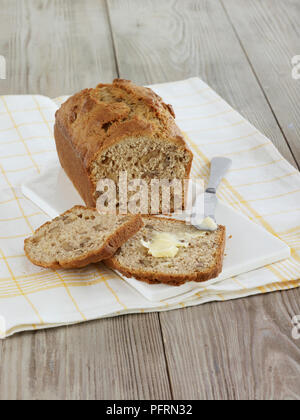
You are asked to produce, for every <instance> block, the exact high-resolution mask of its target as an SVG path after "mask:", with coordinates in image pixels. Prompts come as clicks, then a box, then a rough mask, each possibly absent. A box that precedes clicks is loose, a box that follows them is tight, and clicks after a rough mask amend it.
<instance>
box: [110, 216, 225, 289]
mask: <svg viewBox="0 0 300 420" xmlns="http://www.w3.org/2000/svg"><path fill="white" fill-rule="evenodd" d="M143 222H144V226H143V228H142V229H141V230H140V231H139V232H137V234H136V235H135V236H133V237H131V238H130V239H129V240H128V241H127V242H126V243H125V244H123V245H122V247H121V248H120V249H119V250H118V251H117V252H116V254H115V255H114V256H113V257H112V258H109V259H107V260H105V264H106V265H107V266H108V267H110V268H113V269H115V270H117V271H119V272H120V273H121V274H123V275H124V276H126V277H134V278H136V279H137V280H141V281H144V282H146V283H149V284H156V283H165V284H169V285H172V286H180V285H181V284H183V283H186V282H188V281H195V282H204V281H207V280H210V279H213V278H216V277H217V276H218V275H219V274H220V273H221V272H222V267H223V257H224V250H225V242H226V229H225V227H224V226H221V225H220V226H219V227H218V229H217V231H215V232H202V233H201V232H199V231H198V230H197V229H196V228H194V227H193V226H191V225H187V224H186V223H185V222H183V221H179V220H174V219H167V218H159V217H153V216H146V217H143ZM154 232H155V233H157V232H169V233H174V234H176V235H178V237H188V238H190V239H189V240H188V243H189V245H188V247H186V248H184V247H182V248H179V251H178V254H177V255H176V256H175V257H167V258H157V257H153V256H152V255H149V253H148V249H147V248H145V247H144V246H143V244H142V242H141V241H149V240H151V238H153V233H154ZM195 234H196V235H199V234H200V236H198V237H192V236H193V235H195Z"/></svg>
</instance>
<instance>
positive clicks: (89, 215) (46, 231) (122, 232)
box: [24, 206, 143, 268]
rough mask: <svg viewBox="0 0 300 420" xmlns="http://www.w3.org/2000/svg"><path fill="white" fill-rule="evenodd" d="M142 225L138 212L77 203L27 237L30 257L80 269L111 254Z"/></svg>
mask: <svg viewBox="0 0 300 420" xmlns="http://www.w3.org/2000/svg"><path fill="white" fill-rule="evenodd" d="M142 225H143V222H142V218H141V216H139V215H134V216H133V215H129V216H122V215H118V216H117V215H111V214H110V215H104V214H99V213H98V212H97V210H95V209H89V208H86V207H83V206H75V207H73V208H72V209H71V210H69V211H67V212H66V213H64V214H62V215H61V216H59V217H57V218H56V219H54V220H52V221H51V222H48V223H46V224H44V225H43V226H41V227H40V228H39V229H38V230H37V231H36V232H35V233H34V235H33V236H32V237H30V238H28V239H26V240H25V247H24V249H25V253H26V255H27V257H28V258H29V260H30V261H31V262H32V263H33V264H35V265H38V266H41V267H45V268H79V267H85V266H86V265H88V264H90V263H96V262H99V261H101V260H104V259H105V258H109V257H111V256H112V255H113V254H114V253H115V252H116V251H117V249H118V248H119V247H120V246H121V245H122V244H123V243H124V242H126V241H127V240H128V239H129V238H130V237H131V236H132V235H134V234H135V233H136V232H137V231H138V230H139V229H140V228H141V227H142Z"/></svg>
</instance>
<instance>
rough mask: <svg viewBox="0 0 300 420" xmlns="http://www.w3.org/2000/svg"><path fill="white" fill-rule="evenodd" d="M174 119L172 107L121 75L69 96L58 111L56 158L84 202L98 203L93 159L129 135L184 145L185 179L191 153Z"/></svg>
mask: <svg viewBox="0 0 300 420" xmlns="http://www.w3.org/2000/svg"><path fill="white" fill-rule="evenodd" d="M174 118H175V114H174V111H173V108H172V106H171V105H167V104H165V103H164V102H163V101H162V99H161V98H160V97H159V96H158V95H156V94H155V93H154V92H153V91H152V90H151V89H149V88H145V87H140V86H136V85H134V84H133V83H132V82H131V81H129V80H124V79H115V80H114V81H113V83H112V84H99V85H98V86H97V87H96V88H95V89H85V90H82V91H81V92H79V93H77V94H75V95H74V96H72V97H71V98H69V99H68V100H67V101H66V102H65V103H64V104H63V105H62V106H61V108H60V109H59V110H58V111H57V112H56V118H55V128H54V136H55V141H56V147H57V152H58V156H59V160H60V163H61V165H62V167H63V168H64V170H65V171H66V173H67V175H68V177H69V178H70V179H71V181H72V182H73V184H74V186H75V187H76V189H77V190H78V192H79V193H80V195H81V196H82V198H83V200H84V201H85V203H86V205H87V206H90V207H96V200H95V197H94V194H95V191H96V184H95V183H94V182H93V180H92V177H91V164H92V163H93V161H94V160H95V159H96V158H97V157H98V156H99V155H101V154H102V153H103V152H104V151H105V150H106V149H108V148H109V147H111V146H112V145H114V144H116V143H119V142H122V141H123V140H125V139H126V138H128V137H136V138H139V137H143V136H147V137H148V138H150V139H151V138H152V139H153V140H157V139H159V140H163V141H166V142H170V143H173V144H175V145H176V146H178V147H180V148H182V149H183V150H184V151H185V152H186V153H187V154H189V156H190V160H189V163H188V164H187V165H186V171H185V178H189V175H190V171H191V166H192V159H193V154H192V152H191V151H190V150H189V148H188V147H187V144H186V142H185V139H184V137H183V135H182V133H181V131H180V129H179V128H178V127H177V125H176V123H175V120H174Z"/></svg>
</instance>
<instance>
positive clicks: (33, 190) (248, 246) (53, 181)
mask: <svg viewBox="0 0 300 420" xmlns="http://www.w3.org/2000/svg"><path fill="white" fill-rule="evenodd" d="M22 192H23V194H24V195H25V196H26V197H27V198H29V199H30V200H32V201H33V202H34V203H35V204H36V205H37V206H39V207H40V208H41V209H42V210H43V211H45V212H46V213H47V214H48V215H49V216H50V217H51V218H54V217H56V216H58V215H59V214H61V213H63V212H64V211H66V210H68V209H70V208H71V207H73V206H74V205H76V204H84V203H83V201H82V199H81V197H80V196H79V194H78V192H77V191H76V190H75V188H74V186H73V184H72V183H71V181H70V180H69V178H68V177H67V176H66V175H65V173H64V171H63V170H62V169H61V167H60V166H59V165H58V164H57V162H55V163H54V164H53V165H52V166H50V167H49V168H48V169H47V170H46V171H45V172H43V173H42V174H41V175H39V176H37V177H35V178H32V179H30V180H28V181H27V182H25V183H24V184H23V185H22ZM181 218H182V217H181ZM216 220H217V222H218V223H219V224H222V225H225V226H226V230H227V244H226V249H225V258H224V265H223V271H222V273H221V275H220V276H219V277H218V278H216V279H213V280H210V281H208V282H205V283H201V284H199V283H195V282H188V283H185V284H183V285H182V286H168V285H165V284H147V283H143V282H141V281H138V280H136V279H133V278H132V279H128V278H126V277H124V276H122V275H121V274H120V273H118V274H119V275H120V276H121V277H122V278H123V279H124V280H126V281H127V282H128V283H129V284H130V285H131V286H132V287H134V288H135V289H136V290H137V291H138V292H140V293H141V294H142V295H143V296H144V297H146V298H147V299H148V300H151V301H160V300H166V299H172V301H173V300H174V298H175V301H178V300H180V299H183V298H185V299H186V298H187V297H188V296H189V295H193V294H194V293H196V292H197V291H198V290H199V291H201V290H202V289H203V288H204V287H206V286H208V285H209V284H213V283H216V282H219V281H221V280H225V279H228V278H230V277H233V276H237V275H239V274H242V273H245V272H248V271H252V270H256V269H257V268H260V267H263V266H265V265H267V264H272V263H275V262H278V261H281V260H283V259H286V258H289V257H290V248H289V247H288V246H287V245H286V244H285V243H284V242H282V241H281V240H280V239H278V238H276V237H275V236H273V235H271V234H270V233H269V232H267V231H266V230H265V229H263V228H262V227H260V226H259V225H257V224H255V223H253V222H251V221H250V220H249V219H247V218H246V217H245V216H243V215H242V214H240V213H238V212H236V211H235V210H233V209H232V208H231V207H229V206H226V205H225V204H223V203H219V205H218V208H217V213H216ZM229 237H231V238H230V239H229ZM170 302H171V301H170Z"/></svg>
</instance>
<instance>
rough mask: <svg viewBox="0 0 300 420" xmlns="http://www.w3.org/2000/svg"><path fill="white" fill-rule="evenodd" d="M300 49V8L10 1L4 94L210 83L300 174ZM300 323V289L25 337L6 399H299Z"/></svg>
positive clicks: (0, 29)
mask: <svg viewBox="0 0 300 420" xmlns="http://www.w3.org/2000/svg"><path fill="white" fill-rule="evenodd" d="M299 41H300V2H299V1H298V0H263V1H262V0H239V1H236V0H223V1H222V0H209V1H205V0H178V1H175V0H107V1H105V0H86V1H82V0H51V1H50V0H22V1H20V0H0V54H1V55H3V56H5V57H6V59H7V66H8V68H7V73H8V74H7V80H5V81H3V80H1V85H0V86H1V94H14V93H39V94H44V95H47V96H50V97H56V96H59V95H61V94H69V93H72V92H75V91H77V90H79V89H81V88H83V87H89V86H91V87H92V86H95V85H96V84H97V83H98V82H100V81H104V82H108V81H111V80H112V79H113V78H115V77H117V76H120V77H123V78H128V79H132V80H133V81H135V82H136V83H140V84H150V83H159V82H166V81H173V80H179V79H184V78H187V77H190V76H200V77H201V78H202V79H203V80H205V81H206V82H208V83H209V84H210V85H211V86H212V87H213V88H214V89H215V90H216V91H217V92H218V93H219V94H221V95H222V96H223V98H225V99H226V100H227V101H228V102H229V103H230V104H231V105H232V106H233V107H234V108H236V109H237V110H238V111H240V112H241V113H242V114H243V115H244V116H245V117H246V118H247V119H249V120H250V121H251V122H252V123H253V124H254V125H255V126H256V127H257V128H258V129H259V130H261V131H262V132H263V133H265V134H266V135H267V136H268V137H269V138H270V139H272V141H273V142H274V144H275V145H276V146H277V147H278V149H279V150H280V152H281V153H282V154H283V156H284V157H285V158H286V159H287V160H288V161H289V162H291V164H292V165H294V166H295V167H297V164H298V165H299V164H300V146H299V138H300V113H299V107H298V104H299V100H300V80H295V79H293V77H292V67H293V66H292V62H291V60H292V57H293V56H295V55H299V54H300V42H299ZM299 73H300V72H299ZM298 167H299V166H298ZM297 314H300V290H299V289H298V290H290V291H287V292H284V293H273V294H268V295H263V296H255V297H251V298H247V299H240V300H236V301H229V302H224V303H211V304H206V305H202V306H199V307H193V308H187V309H181V310H176V311H172V312H164V313H161V314H157V313H154V314H149V315H148V314H147V315H146V314H144V315H130V316H121V317H117V318H113V319H104V320H99V321H95V322H90V323H85V324H82V325H78V326H73V327H65V328H58V329H55V330H48V331H40V332H36V333H25V334H19V335H16V336H14V337H12V338H10V339H8V340H6V341H3V342H1V343H0V398H1V399H16V398H17V399H54V398H55V399H170V398H174V399H279V398H280V399H281V398H285V399H299V398H300V365H299V362H300V341H296V340H293V338H292V335H291V330H292V324H291V318H292V317H293V316H294V315H297Z"/></svg>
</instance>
